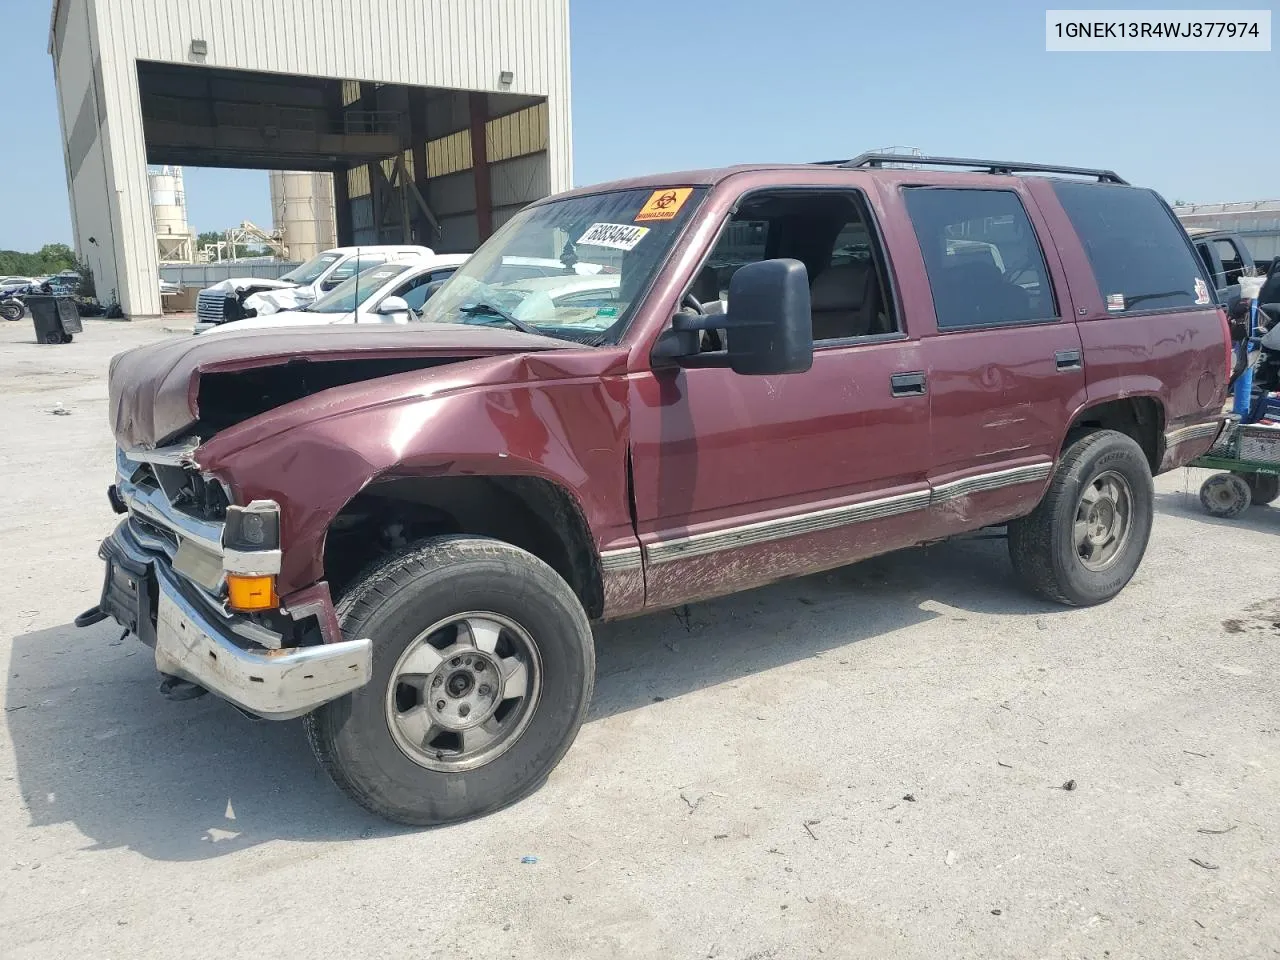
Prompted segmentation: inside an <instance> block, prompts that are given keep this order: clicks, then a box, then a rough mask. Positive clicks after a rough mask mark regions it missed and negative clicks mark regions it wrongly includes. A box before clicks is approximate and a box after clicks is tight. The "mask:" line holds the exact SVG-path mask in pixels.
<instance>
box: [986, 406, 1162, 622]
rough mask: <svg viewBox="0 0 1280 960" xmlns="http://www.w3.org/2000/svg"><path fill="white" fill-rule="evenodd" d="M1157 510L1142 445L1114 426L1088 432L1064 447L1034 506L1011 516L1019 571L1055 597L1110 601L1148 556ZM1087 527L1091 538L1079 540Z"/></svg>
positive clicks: (1079, 602)
mask: <svg viewBox="0 0 1280 960" xmlns="http://www.w3.org/2000/svg"><path fill="white" fill-rule="evenodd" d="M1104 501H1105V502H1104ZM1106 503H1111V507H1110V508H1109V509H1106ZM1122 503H1127V506H1126V507H1123V508H1122V507H1121V504H1122ZM1154 512H1155V489H1154V485H1153V483H1152V480H1151V468H1150V466H1149V465H1148V462H1147V456H1146V454H1145V453H1143V451H1142V448H1141V447H1140V446H1138V444H1137V443H1136V442H1135V441H1134V440H1133V439H1132V438H1130V437H1127V436H1125V435H1124V434H1122V433H1117V432H1115V431H1113V430H1099V431H1096V432H1093V433H1088V434H1086V435H1084V436H1083V437H1080V438H1079V439H1077V440H1076V441H1075V442H1074V443H1072V444H1071V445H1070V446H1069V447H1067V449H1066V450H1065V451H1063V453H1062V456H1061V457H1060V458H1059V460H1058V466H1057V469H1056V470H1055V471H1054V473H1053V477H1052V478H1051V479H1050V481H1049V488H1048V490H1046V491H1045V494H1044V497H1043V498H1042V499H1041V500H1040V503H1039V504H1038V505H1037V506H1036V508H1035V510H1033V511H1032V512H1031V513H1030V514H1029V515H1028V516H1026V517H1023V518H1021V519H1019V520H1014V521H1011V522H1010V523H1009V556H1010V559H1011V560H1012V561H1013V568H1014V571H1015V573H1016V574H1017V575H1018V578H1019V579H1020V580H1021V581H1022V582H1023V584H1024V585H1025V586H1027V587H1028V588H1029V589H1030V590H1031V591H1033V592H1034V593H1037V594H1039V595H1040V596H1042V597H1045V598H1046V599H1049V600H1052V601H1054V602H1055V603H1061V604H1066V605H1067V606H1073V607H1087V606H1093V605H1094V604H1099V603H1105V602H1106V601H1107V600H1110V599H1111V598H1112V597H1114V596H1115V595H1116V594H1117V593H1119V592H1120V591H1121V590H1122V589H1124V586H1125V584H1127V583H1128V582H1129V580H1130V579H1131V578H1132V577H1133V575H1134V573H1135V572H1136V571H1137V569H1138V565H1139V564H1140V563H1141V562H1142V557H1143V554H1144V553H1146V549H1147V540H1148V539H1149V538H1150V536H1151V523H1152V519H1153V515H1154ZM1121 513H1125V514H1127V521H1125V522H1124V523H1123V532H1122V533H1120V532H1115V533H1114V534H1112V531H1116V530H1118V529H1119V528H1118V527H1116V526H1115V524H1116V517H1117V516H1119V515H1120V514H1121ZM1108 520H1109V521H1110V524H1109V525H1108V523H1107V521H1108ZM1081 529H1083V530H1084V531H1085V533H1086V539H1085V541H1084V542H1083V544H1084V545H1081V543H1078V539H1079V537H1080V531H1081ZM1108 551H1109V552H1108Z"/></svg>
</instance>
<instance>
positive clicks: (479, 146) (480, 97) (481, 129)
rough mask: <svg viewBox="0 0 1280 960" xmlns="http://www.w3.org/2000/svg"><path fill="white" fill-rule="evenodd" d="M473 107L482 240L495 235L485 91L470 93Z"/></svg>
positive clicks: (473, 168)
mask: <svg viewBox="0 0 1280 960" xmlns="http://www.w3.org/2000/svg"><path fill="white" fill-rule="evenodd" d="M469 106H470V108H471V174H472V176H473V177H474V178H475V185H476V230H477V232H478V233H479V235H480V242H481V243H484V242H485V241H486V240H488V239H489V237H490V236H492V235H493V188H492V185H491V183H490V181H489V148H488V143H487V141H488V138H487V137H486V135H485V121H486V120H488V114H489V98H488V97H487V96H486V95H485V94H483V93H474V92H473V93H471V94H470V95H469Z"/></svg>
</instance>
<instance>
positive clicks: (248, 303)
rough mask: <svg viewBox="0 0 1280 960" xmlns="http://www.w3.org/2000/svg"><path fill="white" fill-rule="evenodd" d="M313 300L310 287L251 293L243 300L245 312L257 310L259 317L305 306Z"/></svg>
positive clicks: (313, 292)
mask: <svg viewBox="0 0 1280 960" xmlns="http://www.w3.org/2000/svg"><path fill="white" fill-rule="evenodd" d="M314 300H315V291H314V290H312V289H311V287H284V288H282V289H271V290H264V291H263V292H261V293H252V294H250V295H249V296H247V297H245V298H244V307H245V309H246V310H257V311H258V314H259V315H260V316H269V315H271V314H274V313H281V312H283V311H285V310H293V309H294V308H296V307H301V306H305V305H306V304H308V303H311V302H312V301H314Z"/></svg>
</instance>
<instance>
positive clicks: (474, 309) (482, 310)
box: [458, 300, 542, 337]
mask: <svg viewBox="0 0 1280 960" xmlns="http://www.w3.org/2000/svg"><path fill="white" fill-rule="evenodd" d="M458 312H459V313H465V314H466V315H467V316H469V317H473V316H475V315H476V314H488V315H489V316H491V317H498V318H499V319H500V320H505V321H507V323H509V324H511V326H513V327H515V328H516V329H517V330H519V331H520V332H521V333H530V334H533V336H535V337H540V336H542V334H540V333H539V332H538V331H537V330H535V329H534V328H533V327H531V326H529V325H528V324H527V323H525V322H524V321H523V320H520V319H519V318H517V317H516V315H515V314H514V313H511V312H510V311H509V310H504V309H503V308H502V307H500V306H498V305H497V304H494V303H488V302H487V301H483V300H482V301H480V302H479V303H468V304H467V305H466V306H464V307H459V308H458Z"/></svg>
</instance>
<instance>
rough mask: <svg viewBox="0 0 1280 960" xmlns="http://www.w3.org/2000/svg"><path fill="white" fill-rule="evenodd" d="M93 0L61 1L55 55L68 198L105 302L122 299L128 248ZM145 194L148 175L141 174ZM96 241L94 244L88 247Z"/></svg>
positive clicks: (81, 249)
mask: <svg viewBox="0 0 1280 960" xmlns="http://www.w3.org/2000/svg"><path fill="white" fill-rule="evenodd" d="M90 3H91V0H62V2H61V3H59V5H58V7H57V9H56V11H55V16H54V31H55V32H54V36H53V38H52V39H53V43H52V44H51V50H50V52H51V54H52V55H53V58H54V64H55V71H54V72H55V85H56V87H57V99H58V120H59V123H60V125H61V127H62V136H63V143H65V144H66V150H65V153H64V159H65V161H66V174H67V194H68V197H69V199H70V201H71V222H72V228H73V229H74V231H75V235H76V248H77V251H78V252H79V254H80V256H81V258H82V259H83V260H84V261H85V262H86V263H87V264H88V265H89V269H91V270H92V271H93V274H94V282H95V283H96V284H97V289H98V295H99V297H100V298H101V299H102V300H103V301H104V302H110V301H112V300H116V299H119V293H118V290H119V287H120V282H119V279H118V277H117V269H116V264H117V263H118V262H121V261H122V259H123V254H124V250H123V249H122V248H121V247H120V246H119V244H118V243H117V242H116V237H117V232H116V230H115V229H114V227H113V219H114V210H113V201H114V200H115V198H116V194H115V190H114V189H113V186H114V181H113V178H112V176H111V174H110V170H109V167H108V154H107V150H106V146H107V143H106V136H107V127H108V126H109V119H108V114H107V113H106V111H105V108H104V101H103V96H102V90H101V84H100V77H99V72H100V67H99V62H98V61H99V56H98V45H97V41H96V38H95V36H94V34H95V33H96V31H95V29H94V23H93V18H92V11H91V6H90ZM143 192H144V194H145V193H146V175H145V173H144V175H143ZM90 237H92V238H93V240H94V242H93V243H89V238H90Z"/></svg>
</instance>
